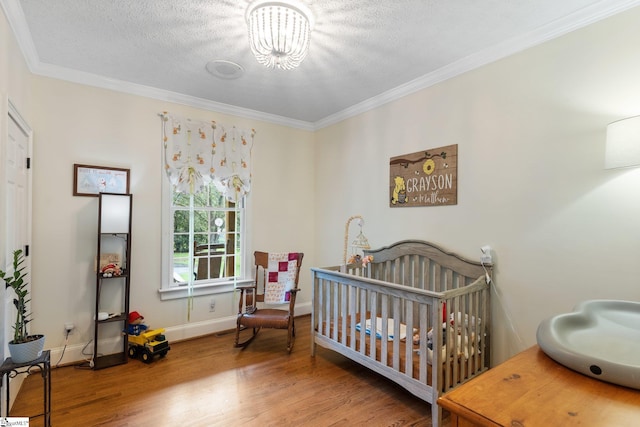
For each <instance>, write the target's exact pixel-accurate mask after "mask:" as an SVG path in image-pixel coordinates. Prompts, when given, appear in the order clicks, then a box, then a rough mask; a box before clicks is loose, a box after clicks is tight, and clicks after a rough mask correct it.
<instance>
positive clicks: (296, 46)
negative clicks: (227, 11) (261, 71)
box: [246, 0, 313, 70]
mask: <svg viewBox="0 0 640 427" xmlns="http://www.w3.org/2000/svg"><path fill="white" fill-rule="evenodd" d="M246 19H247V25H248V27H249V44H250V45H251V50H252V51H253V54H254V55H255V57H256V59H257V60H258V62H259V63H261V64H263V65H265V66H267V67H270V68H275V67H278V68H280V69H282V70H291V69H292V68H296V67H297V66H298V65H300V63H301V62H302V60H303V59H304V58H305V57H306V56H307V50H308V48H309V39H310V33H311V28H312V26H313V16H312V14H311V11H310V10H309V8H307V7H306V6H305V5H304V4H302V3H300V2H297V1H296V2H293V1H291V2H286V3H285V2H273V1H261V0H257V1H255V2H253V3H251V4H250V5H249V8H248V9H247V13H246Z"/></svg>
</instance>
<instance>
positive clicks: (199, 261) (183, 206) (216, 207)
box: [172, 184, 243, 286]
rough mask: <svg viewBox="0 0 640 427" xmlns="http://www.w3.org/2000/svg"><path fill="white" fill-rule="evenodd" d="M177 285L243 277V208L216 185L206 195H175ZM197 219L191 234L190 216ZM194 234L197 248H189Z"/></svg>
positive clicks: (174, 243) (174, 258) (174, 233)
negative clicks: (223, 194) (190, 254)
mask: <svg viewBox="0 0 640 427" xmlns="http://www.w3.org/2000/svg"><path fill="white" fill-rule="evenodd" d="M172 200H173V203H174V205H173V207H172V210H173V220H174V221H173V222H174V227H173V233H172V241H173V249H174V250H173V283H174V285H178V286H181V285H182V286H184V285H185V284H186V283H188V282H189V281H190V279H191V280H193V281H195V282H196V283H199V284H201V283H205V282H212V281H217V280H220V281H225V280H229V279H230V278H233V277H234V276H236V275H237V276H238V277H242V274H241V272H242V270H241V265H240V262H241V259H242V256H241V241H242V236H241V234H240V232H239V231H240V230H241V229H242V228H241V220H242V218H243V215H242V214H241V209H242V204H240V205H239V206H240V210H238V211H236V210H235V203H233V202H228V201H226V200H225V199H224V197H223V196H222V195H221V194H220V192H218V191H217V189H216V188H215V186H214V185H213V184H211V185H209V186H208V188H207V189H206V191H204V192H202V193H200V194H197V195H194V196H193V208H191V207H190V196H189V195H185V194H181V193H174V194H173V199H172ZM190 215H192V216H193V223H192V224H193V229H192V230H189V216H190ZM190 234H191V236H192V237H191V238H192V242H193V244H194V246H193V247H192V248H189V235H190ZM189 249H191V251H192V253H193V261H192V265H193V270H192V271H191V272H190V271H189Z"/></svg>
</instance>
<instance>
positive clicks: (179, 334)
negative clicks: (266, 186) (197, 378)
mask: <svg viewBox="0 0 640 427" xmlns="http://www.w3.org/2000/svg"><path fill="white" fill-rule="evenodd" d="M310 313H311V303H310V302H308V303H303V304H299V305H296V316H304V315H307V314H310ZM235 328H236V316H235V315H233V316H227V317H221V318H218V319H212V320H205V321H202V322H194V323H186V324H183V325H178V326H171V327H168V328H165V336H166V337H167V340H168V341H169V344H171V342H177V341H183V340H187V339H191V338H197V337H201V336H204V335H210V334H214V333H217V332H222V331H228V330H233V329H235ZM120 343H121V342H120V341H119V339H118V338H114V339H112V340H105V341H102V340H101V341H100V347H101V348H111V347H113V348H115V349H117V348H118V346H119V345H120ZM85 347H86V351H89V352H90V351H91V350H92V349H93V346H92V345H89V346H87V345H86V344H74V345H69V346H67V348H66V349H65V348H64V347H57V348H52V349H50V350H51V367H52V368H54V367H56V366H58V365H68V364H76V363H80V362H83V361H89V360H90V359H91V356H90V355H84V354H82V350H83V349H84V348H85ZM63 350H64V356H63V357H62V360H60V356H61V355H62V352H63ZM115 351H117V350H114V352H115ZM169 354H171V353H169ZM11 385H12V387H11V391H13V390H16V389H19V387H13V383H11Z"/></svg>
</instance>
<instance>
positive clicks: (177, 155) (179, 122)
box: [160, 112, 255, 202]
mask: <svg viewBox="0 0 640 427" xmlns="http://www.w3.org/2000/svg"><path fill="white" fill-rule="evenodd" d="M160 117H161V119H162V141H163V147H164V169H165V172H166V174H167V177H168V178H169V181H170V182H171V184H173V185H174V186H175V189H176V190H177V191H179V192H183V193H189V194H195V193H198V192H200V191H201V190H202V189H203V188H204V187H205V186H206V185H208V184H210V183H211V182H213V184H214V185H215V186H216V188H217V189H218V191H220V192H221V193H222V194H224V197H225V198H227V200H230V201H233V202H235V201H237V200H238V199H240V198H241V197H242V196H244V195H245V194H247V193H249V191H250V189H251V149H252V148H253V137H254V135H255V130H253V129H250V130H245V129H239V128H237V127H235V126H231V127H227V126H224V125H221V124H218V123H216V122H215V121H213V120H212V121H210V122H203V121H197V120H192V119H188V118H183V117H177V116H172V115H169V114H167V113H166V112H165V113H162V114H160Z"/></svg>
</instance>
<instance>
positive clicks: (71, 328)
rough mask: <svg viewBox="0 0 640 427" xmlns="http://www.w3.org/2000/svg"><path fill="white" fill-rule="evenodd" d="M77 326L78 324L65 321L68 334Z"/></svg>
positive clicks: (65, 329)
mask: <svg viewBox="0 0 640 427" xmlns="http://www.w3.org/2000/svg"><path fill="white" fill-rule="evenodd" d="M75 327H76V326H75V325H74V324H73V323H65V324H64V331H65V332H66V333H67V334H70V333H71V331H73V330H74V329H75Z"/></svg>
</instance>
